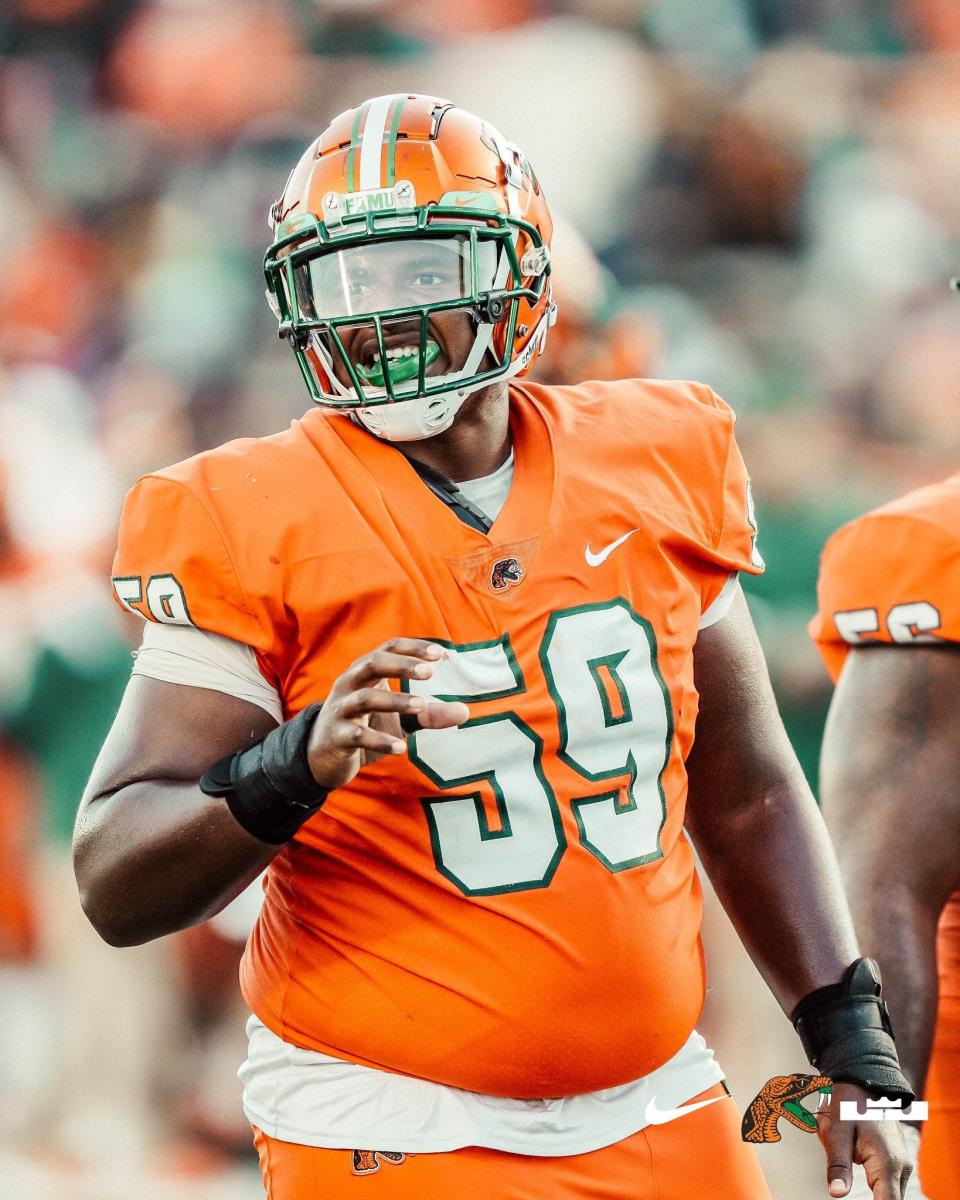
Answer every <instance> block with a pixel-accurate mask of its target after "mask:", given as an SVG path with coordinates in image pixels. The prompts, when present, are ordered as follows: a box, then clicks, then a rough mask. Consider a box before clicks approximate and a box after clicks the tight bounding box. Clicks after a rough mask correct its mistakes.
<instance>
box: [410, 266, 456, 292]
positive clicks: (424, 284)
mask: <svg viewBox="0 0 960 1200" xmlns="http://www.w3.org/2000/svg"><path fill="white" fill-rule="evenodd" d="M449 282H450V275H449V273H445V272H443V271H440V270H437V268H435V267H423V268H422V269H421V270H419V271H417V273H416V275H414V277H413V283H414V286H415V287H419V288H436V287H442V286H443V285H444V284H446V283H449Z"/></svg>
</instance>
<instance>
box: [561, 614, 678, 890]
mask: <svg viewBox="0 0 960 1200" xmlns="http://www.w3.org/2000/svg"><path fill="white" fill-rule="evenodd" d="M608 608H622V609H623V610H624V612H626V614H627V615H628V616H629V617H630V619H631V620H632V621H634V622H635V623H636V624H637V625H639V626H640V628H641V629H642V630H643V631H644V634H645V636H646V638H647V644H648V645H649V647H650V667H651V669H652V671H653V677H654V679H655V680H656V681H657V683H658V685H659V687H660V691H661V692H662V694H663V702H664V710H665V712H666V714H667V736H666V740H665V744H664V756H663V766H662V767H661V768H660V771H659V773H658V775H657V791H658V792H659V793H660V812H661V818H660V826H659V829H658V830H657V848H656V850H655V851H653V852H651V853H650V854H642V855H640V856H639V857H638V858H630V859H627V860H626V861H625V862H622V863H619V864H617V863H612V862H611V861H610V859H608V858H607V856H606V855H605V854H603V852H602V851H601V850H600V849H599V848H598V847H597V846H595V845H594V844H593V843H592V842H591V841H590V839H589V837H588V836H587V830H586V826H585V825H584V821H583V816H582V813H581V809H583V808H584V807H586V805H588V804H604V803H606V802H607V801H611V802H612V803H613V805H614V812H615V813H616V814H618V813H623V812H632V811H635V810H636V807H637V801H636V797H635V796H634V795H633V787H634V784H635V783H636V781H637V764H636V760H635V759H634V757H633V751H629V752H628V754H627V761H626V764H625V765H624V766H622V767H615V768H613V769H612V770H608V771H596V772H595V771H588V770H587V769H586V767H583V766H581V765H580V763H578V762H577V761H576V760H575V759H574V758H573V756H572V755H571V754H569V753H568V751H567V746H568V745H569V741H570V737H569V729H568V725H567V708H566V705H565V704H564V702H563V698H562V696H561V695H560V692H559V689H558V688H557V685H556V680H555V678H554V674H553V670H552V669H551V667H550V660H549V654H550V644H551V642H552V640H553V635H554V632H555V630H556V628H557V625H558V624H559V623H560V621H562V620H563V618H564V617H567V616H573V615H574V614H577V613H583V612H597V611H600V610H602V609H608ZM624 653H626V651H625V652H624ZM604 661H606V660H604V659H593V660H588V666H589V665H590V663H591V662H596V663H601V662H604ZM618 661H622V660H618ZM540 665H541V667H542V669H543V674H544V678H545V679H546V681H547V690H548V691H549V692H550V695H551V697H552V698H553V702H554V704H556V706H557V716H558V720H559V726H560V745H559V747H558V749H557V757H558V758H560V759H561V760H562V761H563V762H565V763H566V764H567V766H568V767H571V768H572V769H573V770H574V771H576V772H577V774H578V775H582V776H583V778H584V779H589V780H591V781H593V782H596V783H599V782H602V781H603V780H604V779H612V778H614V777H615V776H617V775H625V774H628V773H629V775H630V788H629V791H630V802H629V804H626V805H621V804H618V803H617V801H618V799H619V793H618V791H616V790H614V791H610V792H602V793H601V794H600V795H598V796H574V797H572V798H571V800H570V807H571V809H572V810H573V815H574V818H575V820H576V822H577V828H578V829H579V831H580V841H581V843H582V844H583V846H584V847H585V848H586V849H587V850H589V852H590V853H591V854H592V855H593V856H594V858H597V859H599V861H600V862H602V863H603V865H604V866H605V867H606V868H607V870H608V871H612V872H614V873H616V872H618V871H628V870H630V869H631V868H632V867H642V866H644V865H645V864H646V863H651V862H656V861H657V860H658V859H661V858H663V848H662V847H661V845H660V834H661V833H662V832H663V826H664V823H665V822H666V819H667V797H666V793H665V792H664V790H663V775H664V772H665V771H666V769H667V766H668V764H669V762H670V755H671V753H672V751H673V734H674V719H673V704H672V703H671V700H670V691H669V689H668V687H667V685H666V683H665V681H664V678H663V674H662V672H661V670H660V663H659V647H658V644H657V635H656V633H655V632H654V629H653V626H652V625H651V624H650V622H649V621H648V620H647V619H646V617H641V616H640V614H639V613H637V612H636V611H635V610H634V608H633V605H632V604H631V603H630V602H629V600H626V599H624V597H622V596H617V597H615V598H614V599H612V600H601V601H598V602H596V603H594V604H577V605H573V606H572V607H570V608H562V609H559V610H558V611H557V612H554V613H551V614H550V619H549V621H548V622H547V628H546V631H545V633H544V635H543V638H542V640H541V642H540ZM591 674H594V672H593V669H592V667H591ZM594 679H595V681H596V676H595V675H594ZM614 679H615V680H616V681H617V684H618V687H619V686H620V681H619V679H618V677H617V675H616V674H615V673H614ZM597 682H598V681H597ZM598 686H599V682H598ZM602 698H603V700H604V701H606V695H605V693H602ZM606 715H607V705H606V703H604V718H605V719H606ZM618 723H619V722H618ZM607 728H610V726H609V724H608V725H607Z"/></svg>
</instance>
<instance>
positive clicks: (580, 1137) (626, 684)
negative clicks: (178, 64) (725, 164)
mask: <svg viewBox="0 0 960 1200" xmlns="http://www.w3.org/2000/svg"><path fill="white" fill-rule="evenodd" d="M272 222H273V227H274V231H275V236H276V240H275V241H274V243H273V245H272V246H271V248H270V250H269V252H268V255H267V259H266V273H267V282H268V289H269V290H268V295H269V298H270V300H271V303H272V305H273V307H274V310H275V312H276V314H277V316H278V319H279V321H280V331H281V334H282V335H283V336H285V337H287V338H288V339H289V340H290V342H291V345H292V346H293V348H294V350H295V353H296V357H297V361H298V363H299V365H300V368H301V371H302V373H303V377H304V379H305V381H306V383H307V386H308V389H309V391H310V394H311V396H312V397H313V398H314V399H315V400H317V401H319V402H320V403H321V405H322V407H320V408H318V409H316V410H314V411H311V412H310V413H308V414H307V416H306V417H305V418H304V419H303V420H301V421H298V422H295V423H294V425H293V427H292V428H291V430H290V431H288V432H286V433H283V434H279V435H276V436H274V437H270V438H265V439H260V440H258V441H246V442H234V443H230V444H228V445H227V446H224V447H222V448H220V449H219V450H216V451H213V452H211V453H207V454H203V455H200V456H199V457H197V458H194V459H191V460H189V461H188V462H186V463H183V464H180V465H179V466H176V467H173V468H170V469H169V470H167V471H163V472H160V473H157V474H155V475H152V476H148V477H146V478H144V479H142V480H141V481H140V482H139V483H138V485H137V486H136V487H135V488H134V489H133V491H132V492H131V493H130V494H129V496H128V498H127V502H126V506H125V510H124V516H123V521H122V526H121V531H120V548H119V552H118V556H117V560H116V564H115V572H116V574H115V579H114V587H115V590H116V594H117V598H118V599H119V601H120V602H121V603H122V604H123V605H124V606H125V607H127V608H128V609H129V610H130V611H132V612H136V613H139V615H141V616H142V617H144V618H145V619H147V621H148V624H147V628H146V631H145V636H144V643H143V647H142V649H141V651H140V654H139V656H138V659H137V665H136V667H135V673H134V678H133V679H132V681H131V683H130V685H129V688H128V691H127V693H126V696H125V698H124V701H123V704H122V706H121V710H120V714H119V716H118V718H117V722H116V724H115V726H114V730H113V732H112V733H111V735H110V737H109V738H108V740H107V742H106V745H105V747H104V750H103V752H102V754H101V756H100V759H99V761H98V764H97V766H96V768H95V770H94V773H93V777H92V779H91V782H90V785H89V788H88V790H87V793H86V796H85V799H84V803H83V806H82V809H81V812H80V816H79V819H78V826H77V833H76V841H75V849H76V866H77V872H78V878H79V882H80V888H81V894H82V898H83V902H84V907H85V909H86V911H87V913H88V915H89V916H90V918H91V920H92V921H93V923H94V924H95V926H96V927H97V928H98V930H99V931H100V932H101V933H102V935H103V936H104V937H105V938H106V939H107V940H109V941H111V942H112V943H114V944H116V945H128V944H135V943H138V942H142V941H145V940H149V939H151V938H155V937H159V936H161V935H163V934H166V933H169V932H171V931H172V930H175V929H181V928H184V927H186V926H189V925H191V924H194V923H196V922H198V921H201V920H203V919H205V918H206V917H209V916H210V915H211V914H212V913H214V912H216V911H218V910H219V909H220V908H222V906H223V905H224V904H225V903H227V902H228V901H229V900H230V899H231V898H232V897H233V896H235V895H236V894H237V893H238V892H240V891H241V889H243V888H244V887H245V886H246V885H247V884H248V883H249V882H250V880H251V879H253V878H254V877H255V876H256V875H257V874H258V873H259V872H260V871H261V870H263V868H264V867H268V873H267V880H266V898H265V905H264V908H263V911H262V913H261V916H260V919H259V921H258V923H257V926H256V928H255V931H254V933H253V935H252V937H251V940H250V942H249V944H248V948H247V952H246V956H245V960H244V964H243V968H242V985H243V990H244V994H245V997H246V999H247V1002H248V1003H249V1005H250V1007H251V1008H252V1010H253V1013H254V1015H253V1017H252V1018H251V1020H250V1022H249V1026H248V1029H249V1034H250V1045H249V1052H248V1058H247V1062H246V1063H245V1065H244V1067H243V1069H242V1072H241V1074H242V1078H243V1080H244V1084H245V1109H246V1112H247V1115H248V1117H249V1118H250V1120H251V1122H252V1123H253V1125H254V1126H255V1130H256V1134H255V1141H256V1144H257V1147H258V1149H259V1152H260V1159H261V1169H262V1173H263V1177H264V1182H265V1186H266V1187H267V1190H268V1192H269V1194H270V1196H271V1197H272V1198H273V1200H300V1198H301V1197H302V1198H306V1197H312V1196H314V1195H316V1194H318V1193H323V1194H325V1195H335V1196H341V1195H348V1194H349V1195H353V1194H362V1193H364V1191H365V1189H366V1190H377V1191H378V1194H380V1195H381V1196H391V1197H409V1198H413V1197H418V1198H420V1197H434V1196H436V1197H439V1196H448V1195H454V1194H459V1195H465V1196H467V1195H470V1196H472V1195H485V1196H490V1197H497V1196H504V1197H505V1196H508V1195H509V1196H511V1197H515V1196H523V1197H525V1198H529V1200H534V1198H535V1197H545V1196H547V1195H549V1196H551V1197H561V1196H562V1197H565V1198H569V1200H576V1198H580V1197H585V1196H587V1195H590V1196H591V1197H599V1196H608V1197H610V1198H611V1200H612V1198H613V1197H617V1200H623V1198H624V1197H627V1196H630V1197H635V1198H638V1200H639V1198H640V1197H644V1198H646V1197H653V1195H654V1194H656V1195H657V1196H658V1197H661V1198H662V1200H667V1198H672V1200H688V1198H689V1197H691V1196H695V1195H705V1194H708V1193H709V1194H722V1195H724V1196H725V1197H728V1198H733V1200H735V1198H737V1197H740V1198H742V1200H755V1198H758V1197H762V1196H766V1195H768V1193H767V1190H766V1187H765V1184H764V1182H763V1179H762V1176H761V1173H760V1170H759V1167H758V1165H757V1162H756V1160H755V1158H754V1157H753V1154H752V1151H750V1150H749V1149H748V1148H747V1147H746V1146H745V1145H744V1144H743V1143H742V1141H741V1139H740V1132H739V1114H738V1113H737V1111H736V1109H735V1107H734V1105H733V1104H731V1103H729V1102H727V1093H726V1092H725V1090H724V1087H723V1084H722V1078H723V1076H722V1072H721V1071H720V1069H719V1067H718V1066H717V1065H716V1063H715V1062H714V1060H713V1056H712V1053H711V1052H710V1051H709V1050H708V1049H707V1048H706V1046H705V1044H704V1043H703V1040H702V1039H701V1038H700V1037H699V1035H697V1034H696V1032H695V1030H694V1023H695V1021H696V1019H697V1017H698V1014H699V1012H700V1009H701V1005H702V1002H703V996H704V978H703V960H702V954H701V948H700V943H699V936H698V929H699V922H700V908H701V904H700V889H699V886H698V882H697V876H696V871H695V868H694V861H693V854H692V850H691V847H690V843H689V842H688V840H687V838H686V836H685V834H684V831H683V824H684V821H685V820H686V822H687V824H688V826H689V828H690V831H691V833H692V835H693V836H694V837H695V839H696V842H697V845H698V848H699V850H700V853H701V855H702V858H703V861H704V863H705V864H706V867H707V869H708V871H709V872H710V874H711V877H712V879H713V881H714V883H715V884H716V887H717V890H718V893H719V894H720V897H721V899H722V900H723V902H724V904H725V906H726V908H727V910H728V912H729V913H730V914H731V916H732V917H733V919H734V921H735V922H736V924H737V926H738V928H739V930H740V932H741V935H742V936H743V938H744V940H745V942H746V944H747V945H748V947H749V949H750V951H751V953H752V954H753V956H754V958H755V960H756V961H757V963H758V965H759V967H760V969H761V971H762V972H763V974H764V976H765V978H766V979H767V980H768V982H769V984H770V986H771V988H772V989H773V991H774V992H775V994H776V995H777V997H778V999H779V1001H780V1003H781V1005H782V1006H783V1007H784V1009H785V1010H786V1011H787V1012H790V1013H791V1014H792V1016H793V1018H794V1020H795V1023H796V1024H797V1027H798V1031H799V1032H800V1034H801V1037H802V1039H803V1041H804V1045H805V1048H806V1049H807V1052H808V1054H810V1056H811V1057H812V1059H813V1060H814V1061H815V1062H816V1063H817V1065H818V1066H819V1067H820V1069H821V1070H822V1071H824V1072H825V1073H829V1074H830V1075H831V1076H832V1077H833V1078H834V1080H835V1082H836V1084H837V1086H836V1088H835V1100H839V1099H841V1098H844V1097H847V1098H851V1099H857V1100H860V1101H862V1100H863V1098H864V1096H865V1094H869V1093H874V1094H876V1093H878V1092H882V1093H884V1094H887V1095H891V1096H902V1097H904V1098H908V1097H909V1095H910V1092H909V1088H908V1086H907V1084H906V1081H905V1080H904V1079H903V1076H902V1075H901V1073H900V1071H899V1068H898V1065H897V1060H896V1054H895V1051H894V1049H893V1043H892V1039H891V1037H890V1033H889V1028H888V1027H887V1026H886V1025H885V1011H884V1009H883V1005H882V1002H881V1001H880V1000H879V986H878V983H877V981H876V979H875V977H874V974H873V971H872V966H871V964H870V963H869V962H867V961H866V960H862V959H857V958H856V955H857V948H856V943H855V941H854V938H853V934H852V930H851V926H850V922H849V918H848V914H847V911H846V907H845V903H844V901H843V898H842V894H841V892H840V888H839V879H838V875H837V871H836V866H835V862H834V859H833V857H832V853H831V850H830V847H829V843H828V841H827V838H826V834H825V831H824V830H823V828H822V825H821V823H820V820H819V817H818V815H817V813H816V809H815V806H814V804H813V801H812V798H811V796H810V795H809V792H808V791H807V789H806V787H805V784H804V782H803V778H802V774H801V772H800V770H799V767H798V764H797V763H796V760H795V758H794V756H793V754H792V751H791V749H790V747H789V744H788V742H787V739H786V737H785V735H784V733H783V729H782V726H781V724H780V722H779V720H778V717H777V713H776V708H775V704H774V701H773V698H772V694H771V692H770V688H769V684H768V681H767V677H766V673H765V669H764V665H763V659H762V655H761V652H760V650H759V647H758V644H757V641H756V638H755V636H754V633H753V629H752V625H751V622H750V617H749V614H748V611H747V609H746V605H745V602H744V600H743V598H742V596H741V594H740V591H739V588H738V586H737V581H736V575H737V572H738V571H740V570H745V571H752V572H756V571H758V570H760V569H761V567H762V563H761V561H760V559H759V557H758V556H757V554H756V551H755V547H754V537H755V526H754V523H753V518H752V514H751V508H750V503H749V493H748V486H747V476H746V472H745V469H744V467H743V463H742V461H741V459H740V455H739V452H738V450H737V448H736V444H735V442H734V440H733V434H732V430H733V415H732V413H731V412H730V410H729V409H728V408H727V407H726V405H725V404H723V402H722V401H720V400H719V399H718V398H717V397H716V396H715V395H714V394H713V393H712V392H711V391H710V390H709V388H706V387H704V386H702V385H698V384H669V383H656V382H649V381H637V380H630V381H623V382H618V383H608V384H600V383H593V384H583V385H579V386H573V387H563V388H560V387H547V386H543V385H536V384H531V383H526V382H524V383H520V382H518V381H519V380H520V379H521V377H522V376H523V375H524V374H525V373H526V372H527V371H528V370H529V368H530V367H531V366H532V364H533V363H534V361H535V360H536V359H537V357H538V356H539V355H540V353H541V352H542V350H543V347H544V343H545V339H546V336H547V332H548V329H549V326H550V324H551V323H552V320H553V317H554V313H555V309H554V305H553V302H552V299H551V289H550V253H549V244H550V235H551V220H550V216H549V213H548V211H547V207H546V203H545V200H544V197H543V194H542V191H541V188H540V185H539V183H538V181H537V179H536V176H535V175H534V173H533V170H532V169H531V167H530V164H529V163H528V161H527V160H526V158H525V157H524V156H523V154H522V153H521V152H520V151H519V150H518V149H517V148H516V147H515V146H514V145H513V144H512V143H509V142H507V141H505V140H504V138H503V137H502V136H501V135H500V134H499V133H497V131H496V130H495V129H493V128H492V127H491V126H489V125H487V124H485V123H484V122H482V121H480V120H479V119H477V118H476V117H473V116H471V115H470V114H469V113H466V112H464V111H463V110H460V109H458V108H456V107H454V106H453V105H451V104H448V103H446V102H444V101H440V100H433V99H430V98H427V97H423V96H409V95H394V96H384V97H378V98H376V99H373V100H370V101H367V102H366V103H365V104H362V105H360V106H359V107H358V108H356V109H354V110H351V111H349V112H346V113H343V114H342V115H341V116H340V117H338V118H337V119H336V120H335V121H334V122H333V123H332V124H331V125H330V127H329V128H328V129H327V130H325V131H324V133H323V134H322V135H321V136H320V138H319V139H318V140H317V142H315V143H314V144H313V145H312V146H311V147H310V148H309V150H308V151H307V152H306V153H305V154H304V156H303V158H302V159H301V161H300V162H299V164H298V165H297V166H296V167H295V169H294V170H293V172H292V173H291V176H290V178H289V180H288V183H287V186H286V188H285V190H284V193H283V195H282V197H281V199H280V200H278V201H277V203H276V205H275V206H274V208H273V211H272ZM454 481H455V482H454ZM320 702H322V707H321V703H320ZM468 705H469V707H468ZM698 710H699V715H698ZM695 723H696V733H697V740H696V745H695V746H694V745H693V736H694V724H695ZM404 734H406V735H408V736H407V738H405V737H404ZM688 783H689V793H688ZM800 914H802V915H800ZM837 1014H840V1016H839V1018H838V1016H837ZM821 1138H822V1140H823V1141H824V1144H825V1148H826V1152H827V1156H828V1178H829V1180H830V1181H831V1182H830V1194H832V1195H834V1196H839V1195H844V1194H845V1193H846V1191H847V1189H848V1187H849V1181H850V1177H851V1162H852V1161H853V1160H854V1159H856V1160H858V1161H863V1162H864V1163H865V1164H866V1167H867V1171H868V1174H869V1177H870V1179H871V1181H872V1182H873V1186H874V1196H875V1198H876V1200H899V1197H900V1196H901V1193H902V1187H903V1184H904V1182H905V1179H906V1174H907V1172H906V1167H905V1163H904V1157H903V1148H902V1144H901V1143H900V1138H899V1134H898V1133H897V1132H896V1130H895V1128H893V1127H891V1126H877V1125H875V1124H870V1123H866V1124H862V1125H861V1124H857V1123H851V1124H847V1125H843V1124H840V1123H839V1122H837V1121H836V1120H835V1119H834V1118H833V1117H832V1116H831V1115H828V1116H826V1117H823V1118H821ZM408 1155H409V1156H411V1157H407V1156H408ZM372 1174H377V1175H378V1179H377V1182H376V1184H375V1185H373V1187H372V1188H371V1185H370V1184H369V1182H368V1181H361V1180H362V1177H363V1176H366V1175H372Z"/></svg>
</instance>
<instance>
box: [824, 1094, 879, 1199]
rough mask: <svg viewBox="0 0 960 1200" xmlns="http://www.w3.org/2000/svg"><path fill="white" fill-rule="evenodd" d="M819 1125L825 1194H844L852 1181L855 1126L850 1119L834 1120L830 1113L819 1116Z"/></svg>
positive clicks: (848, 1189)
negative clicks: (824, 1155)
mask: <svg viewBox="0 0 960 1200" xmlns="http://www.w3.org/2000/svg"><path fill="white" fill-rule="evenodd" d="M819 1126H820V1128H819V1136H820V1141H821V1142H822V1143H823V1148H824V1151H825V1152H826V1155H827V1194H828V1195H830V1196H846V1195H847V1193H848V1192H849V1191H850V1185H851V1183H852V1182H853V1139H854V1132H855V1130H856V1126H855V1125H854V1123H853V1122H852V1121H850V1122H842V1121H837V1120H834V1119H833V1116H832V1114H831V1115H830V1116H828V1117H825V1118H824V1117H821V1118H820V1120H819ZM875 1200H876V1198H875Z"/></svg>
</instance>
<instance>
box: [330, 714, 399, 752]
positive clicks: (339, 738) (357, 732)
mask: <svg viewBox="0 0 960 1200" xmlns="http://www.w3.org/2000/svg"><path fill="white" fill-rule="evenodd" d="M330 741H331V748H332V749H334V750H339V751H346V752H347V753H348V754H352V753H353V752H354V751H355V750H366V751H367V752H368V753H373V754H403V753H404V752H405V751H406V749H407V744H406V742H404V741H403V739H402V738H398V737H396V735H394V734H392V733H385V732H384V731H383V730H381V729H373V728H371V727H370V726H369V725H360V724H358V723H357V722H356V721H337V723H336V724H335V725H334V726H333V728H332V729H331V731H330Z"/></svg>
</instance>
